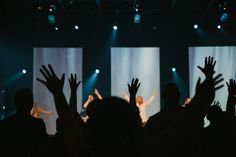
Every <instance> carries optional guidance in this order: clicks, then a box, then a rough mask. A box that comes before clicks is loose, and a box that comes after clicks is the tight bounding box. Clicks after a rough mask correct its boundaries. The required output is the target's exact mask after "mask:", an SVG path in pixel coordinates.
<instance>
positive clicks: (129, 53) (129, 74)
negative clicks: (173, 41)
mask: <svg viewBox="0 0 236 157" xmlns="http://www.w3.org/2000/svg"><path fill="white" fill-rule="evenodd" d="M134 77H138V78H139V80H140V82H141V86H140V88H139V90H138V93H137V96H138V95H140V96H142V97H143V99H144V101H146V100H147V99H148V98H149V97H150V96H151V95H152V94H153V92H157V96H156V98H155V99H154V101H153V102H152V103H151V104H150V105H149V106H148V107H147V116H148V117H149V116H151V115H153V114H155V113H157V112H158V111H159V110H160V53H159V48H157V47H142V48H126V47H113V48H111V95H113V96H118V97H122V98H124V97H123V93H124V92H125V93H128V85H127V84H128V83H131V80H132V78H134Z"/></svg>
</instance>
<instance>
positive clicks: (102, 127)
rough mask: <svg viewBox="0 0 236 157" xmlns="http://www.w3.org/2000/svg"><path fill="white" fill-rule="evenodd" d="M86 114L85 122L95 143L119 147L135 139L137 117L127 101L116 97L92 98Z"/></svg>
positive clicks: (107, 146)
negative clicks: (86, 119)
mask: <svg viewBox="0 0 236 157" xmlns="http://www.w3.org/2000/svg"><path fill="white" fill-rule="evenodd" d="M87 114H88V116H89V119H88V121H87V124H88V126H89V128H90V130H91V133H92V140H93V143H94V144H95V145H99V147H104V148H111V147H112V148H116V149H120V147H122V148H123V147H126V146H127V145H129V144H130V143H132V142H133V140H134V139H135V138H134V136H135V135H136V134H135V133H136V132H137V131H138V129H137V128H138V124H139V123H138V120H139V119H137V117H136V114H135V111H134V108H133V107H132V106H131V105H130V104H129V103H128V102H127V101H125V100H123V99H121V98H117V97H110V98H106V99H103V100H94V101H93V102H92V103H91V104H90V105H89V106H88V108H87ZM112 148H111V149H112Z"/></svg>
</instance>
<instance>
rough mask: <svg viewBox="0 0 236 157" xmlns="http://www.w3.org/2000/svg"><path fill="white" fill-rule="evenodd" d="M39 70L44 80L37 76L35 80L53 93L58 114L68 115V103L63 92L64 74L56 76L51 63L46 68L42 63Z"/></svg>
mask: <svg viewBox="0 0 236 157" xmlns="http://www.w3.org/2000/svg"><path fill="white" fill-rule="evenodd" d="M40 72H41V74H42V75H43V77H44V78H45V80H46V81H44V80H42V79H39V78H37V80H38V81H39V82H41V83H42V84H44V85H45V86H46V87H47V88H48V90H49V91H50V92H51V93H52V94H53V97H54V101H55V105H56V110H57V113H58V115H59V116H69V115H70V112H69V108H68V103H67V101H66V98H65V95H64V93H63V86H64V81H65V74H63V75H62V77H61V78H60V79H59V78H58V77H57V76H56V74H55V72H54V70H53V69H52V67H51V65H48V68H46V67H45V66H44V65H43V66H42V68H41V69H40Z"/></svg>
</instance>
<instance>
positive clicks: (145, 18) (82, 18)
mask: <svg viewBox="0 0 236 157" xmlns="http://www.w3.org/2000/svg"><path fill="white" fill-rule="evenodd" d="M137 2H138V3H140V6H141V8H140V10H141V15H142V22H141V23H142V24H143V25H150V26H154V25H156V26H158V25H160V26H162V25H169V26H178V25H186V24H189V25H192V24H193V23H202V24H205V25H207V24H209V25H215V24H217V23H219V18H220V16H221V14H222V8H223V7H224V6H225V7H226V9H227V12H228V13H229V15H230V18H229V20H228V22H227V23H230V25H232V26H233V25H235V21H236V17H235V16H236V14H233V12H234V11H235V10H236V1H235V0H34V1H32V0H9V1H6V2H1V3H3V4H1V8H0V10H1V12H0V14H1V19H2V20H1V25H0V28H1V26H2V27H4V25H5V26H6V27H7V26H8V27H12V24H16V25H18V26H19V27H22V28H23V29H25V25H28V24H27V22H28V23H30V26H31V27H32V29H37V30H43V31H45V30H47V29H48V28H49V24H48V15H49V8H50V5H52V4H53V5H55V7H56V9H55V12H54V15H55V18H56V23H55V25H64V26H65V28H66V27H67V26H66V25H68V27H69V25H73V24H79V25H82V24H85V25H86V24H87V25H88V24H97V23H109V24H115V23H116V24H120V23H123V24H129V23H132V21H133V15H134V6H135V3H137ZM39 7H41V8H40V9H39Z"/></svg>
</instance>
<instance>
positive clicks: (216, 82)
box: [214, 78, 224, 86]
mask: <svg viewBox="0 0 236 157" xmlns="http://www.w3.org/2000/svg"><path fill="white" fill-rule="evenodd" d="M222 81H224V79H223V78H222V79H220V80H218V81H216V80H215V82H214V85H215V86H216V85H217V84H219V83H220V82H222Z"/></svg>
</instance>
